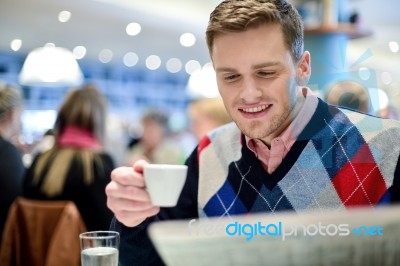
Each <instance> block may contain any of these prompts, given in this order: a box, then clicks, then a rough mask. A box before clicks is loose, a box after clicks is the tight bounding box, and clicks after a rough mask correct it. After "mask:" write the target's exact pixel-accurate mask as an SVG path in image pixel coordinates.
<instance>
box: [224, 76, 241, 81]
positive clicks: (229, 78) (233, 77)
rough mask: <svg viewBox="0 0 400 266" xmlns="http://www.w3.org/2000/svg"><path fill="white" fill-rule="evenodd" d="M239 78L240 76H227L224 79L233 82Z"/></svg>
mask: <svg viewBox="0 0 400 266" xmlns="http://www.w3.org/2000/svg"><path fill="white" fill-rule="evenodd" d="M238 77H239V75H237V74H235V75H229V76H226V77H225V78H224V79H225V80H227V81H232V80H235V79H237V78H238Z"/></svg>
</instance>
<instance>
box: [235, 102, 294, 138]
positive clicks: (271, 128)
mask: <svg viewBox="0 0 400 266" xmlns="http://www.w3.org/2000/svg"><path fill="white" fill-rule="evenodd" d="M293 108H294V106H291V107H286V108H285V109H284V112H283V113H281V114H276V115H273V116H272V117H271V119H269V121H268V120H264V121H260V120H254V121H248V122H242V123H240V122H238V120H236V121H235V122H236V124H237V126H238V127H239V129H240V130H241V131H242V132H243V134H245V135H246V136H247V137H249V138H252V139H263V138H266V137H268V136H270V135H272V134H274V135H275V136H277V135H279V134H280V133H282V132H277V131H278V130H279V131H282V130H283V129H281V128H280V127H281V125H282V124H283V123H285V121H286V120H287V119H289V116H290V114H291V111H292V109H293Z"/></svg>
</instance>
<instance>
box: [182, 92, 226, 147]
mask: <svg viewBox="0 0 400 266" xmlns="http://www.w3.org/2000/svg"><path fill="white" fill-rule="evenodd" d="M189 120H190V125H191V126H190V128H191V131H192V132H193V133H194V134H195V136H196V138H197V139H198V140H200V139H201V138H202V137H204V136H205V135H206V134H207V133H208V132H210V131H211V130H213V129H214V128H217V127H219V126H222V125H224V124H227V123H229V122H232V119H231V118H230V117H229V114H228V112H227V111H226V109H225V106H224V103H223V101H222V99H221V98H202V99H196V100H194V101H193V102H191V103H190V104H189Z"/></svg>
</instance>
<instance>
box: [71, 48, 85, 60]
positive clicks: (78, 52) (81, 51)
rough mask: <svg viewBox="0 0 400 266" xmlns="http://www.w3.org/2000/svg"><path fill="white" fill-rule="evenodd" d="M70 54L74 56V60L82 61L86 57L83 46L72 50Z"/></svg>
mask: <svg viewBox="0 0 400 266" xmlns="http://www.w3.org/2000/svg"><path fill="white" fill-rule="evenodd" d="M72 53H73V54H74V56H75V58H76V59H82V58H84V57H85V55H86V48H85V46H80V45H79V46H76V47H75V48H74V50H72Z"/></svg>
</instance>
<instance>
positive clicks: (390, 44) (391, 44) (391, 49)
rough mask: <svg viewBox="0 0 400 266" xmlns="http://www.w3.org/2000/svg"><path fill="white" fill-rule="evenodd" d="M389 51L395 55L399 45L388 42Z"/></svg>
mask: <svg viewBox="0 0 400 266" xmlns="http://www.w3.org/2000/svg"><path fill="white" fill-rule="evenodd" d="M389 49H390V51H392V53H397V52H398V51H399V43H398V42H389Z"/></svg>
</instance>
